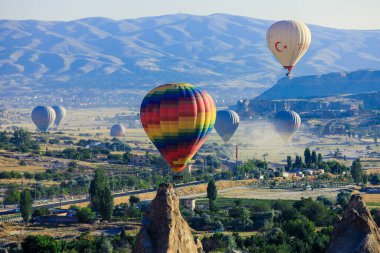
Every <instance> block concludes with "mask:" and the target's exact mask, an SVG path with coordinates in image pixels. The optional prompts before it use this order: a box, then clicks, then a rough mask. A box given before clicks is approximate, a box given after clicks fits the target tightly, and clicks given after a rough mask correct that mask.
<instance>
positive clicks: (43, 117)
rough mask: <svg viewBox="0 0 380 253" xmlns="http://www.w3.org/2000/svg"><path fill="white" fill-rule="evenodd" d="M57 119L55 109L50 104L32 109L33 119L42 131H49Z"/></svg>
mask: <svg viewBox="0 0 380 253" xmlns="http://www.w3.org/2000/svg"><path fill="white" fill-rule="evenodd" d="M54 120H55V111H54V109H53V108H51V107H50V106H37V107H35V108H34V109H33V111H32V121H33V123H34V124H35V125H36V126H37V129H38V130H40V131H43V132H45V131H48V130H49V127H51V126H52V125H53V123H54Z"/></svg>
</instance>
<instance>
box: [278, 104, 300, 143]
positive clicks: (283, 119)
mask: <svg viewBox="0 0 380 253" xmlns="http://www.w3.org/2000/svg"><path fill="white" fill-rule="evenodd" d="M273 123H274V127H275V128H276V130H277V132H278V133H279V134H280V136H281V137H282V138H283V139H284V141H289V140H290V139H291V138H292V136H293V134H294V133H295V132H296V131H297V130H298V128H300V126H301V117H300V116H299V115H298V113H296V112H294V111H279V112H278V113H276V115H275V116H274V119H273Z"/></svg>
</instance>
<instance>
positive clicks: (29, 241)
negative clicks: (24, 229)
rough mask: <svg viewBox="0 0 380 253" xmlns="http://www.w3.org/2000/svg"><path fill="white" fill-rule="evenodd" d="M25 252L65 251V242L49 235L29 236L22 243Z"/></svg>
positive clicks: (53, 252)
mask: <svg viewBox="0 0 380 253" xmlns="http://www.w3.org/2000/svg"><path fill="white" fill-rule="evenodd" d="M21 246H22V249H23V252H24V253H36V252H51V253H58V252H62V251H63V249H62V248H63V243H61V242H60V241H58V240H56V239H54V238H53V237H51V236H47V235H36V236H32V235H30V236H28V237H26V238H25V240H24V241H23V242H22V243H21Z"/></svg>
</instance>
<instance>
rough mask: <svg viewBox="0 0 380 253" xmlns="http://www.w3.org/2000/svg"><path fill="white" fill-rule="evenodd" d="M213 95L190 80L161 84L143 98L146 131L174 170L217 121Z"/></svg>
mask: <svg viewBox="0 0 380 253" xmlns="http://www.w3.org/2000/svg"><path fill="white" fill-rule="evenodd" d="M215 117H216V108H215V103H214V100H213V99H212V97H211V96H210V95H209V94H208V93H207V92H205V91H202V90H200V89H199V88H197V87H196V86H194V85H191V84H188V83H174V84H165V85H162V86H158V87H156V88H154V89H153V90H151V91H150V92H149V93H148V94H147V95H146V96H145V98H144V100H143V102H142V104H141V108H140V118H141V123H142V125H143V127H144V130H145V132H146V134H147V135H148V137H149V138H150V140H151V141H152V142H153V144H154V145H155V146H156V148H157V149H158V150H159V151H160V152H161V154H162V156H163V157H164V158H165V160H166V161H167V162H168V163H169V164H170V166H171V168H172V170H173V171H174V172H180V171H182V170H183V169H184V168H185V167H186V165H187V163H188V162H189V161H190V160H191V158H192V157H193V156H194V154H195V153H196V152H197V151H198V149H199V148H200V147H201V146H202V144H203V143H204V142H205V140H206V137H207V134H208V133H209V132H210V131H211V130H212V128H213V127H214V123H215Z"/></svg>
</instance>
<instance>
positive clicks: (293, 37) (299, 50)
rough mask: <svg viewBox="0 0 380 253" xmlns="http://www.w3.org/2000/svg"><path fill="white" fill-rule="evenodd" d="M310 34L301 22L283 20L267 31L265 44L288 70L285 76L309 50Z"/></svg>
mask: <svg viewBox="0 0 380 253" xmlns="http://www.w3.org/2000/svg"><path fill="white" fill-rule="evenodd" d="M310 42H311V33H310V30H309V28H308V27H307V26H306V25H305V24H304V23H302V22H299V21H294V20H283V21H279V22H276V23H274V24H273V25H272V26H271V27H269V29H268V31H267V44H268V47H269V49H270V51H272V53H273V54H274V56H276V58H277V59H278V61H279V62H280V63H281V64H282V66H284V68H286V69H287V70H288V73H287V74H286V75H287V76H288V75H290V72H292V69H293V68H294V66H295V65H296V64H297V62H298V61H299V60H300V59H301V58H302V56H303V55H304V54H305V53H306V51H307V50H308V49H309V46H310Z"/></svg>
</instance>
